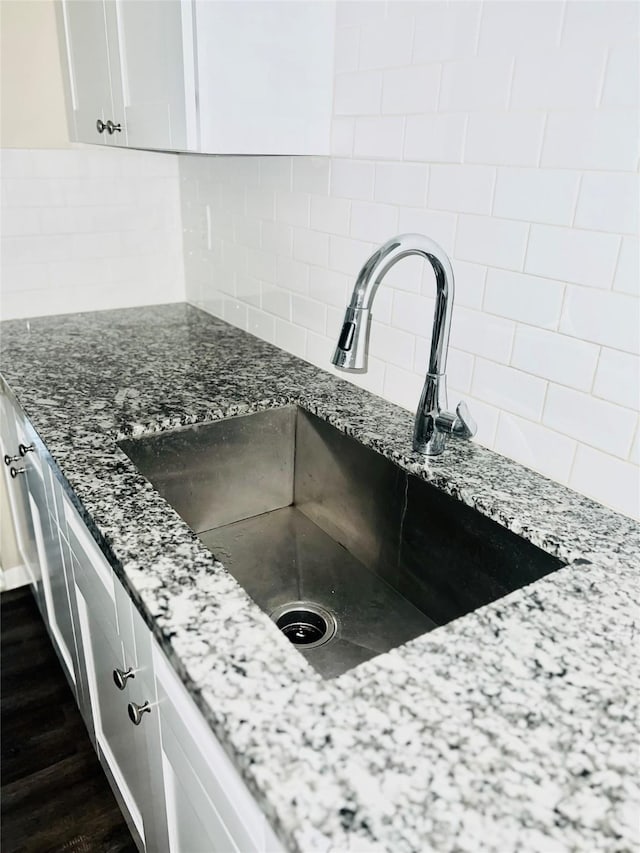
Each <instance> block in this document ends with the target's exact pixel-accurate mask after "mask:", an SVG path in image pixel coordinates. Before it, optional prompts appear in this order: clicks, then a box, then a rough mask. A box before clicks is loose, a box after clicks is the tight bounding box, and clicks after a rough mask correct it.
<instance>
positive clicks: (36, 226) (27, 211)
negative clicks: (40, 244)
mask: <svg viewBox="0 0 640 853" xmlns="http://www.w3.org/2000/svg"><path fill="white" fill-rule="evenodd" d="M58 212H59V211H58V209H57V208H54V213H58ZM49 213H50V211H49V210H38V208H37V207H13V208H11V210H10V211H8V212H7V213H5V214H4V215H3V216H2V236H3V237H21V236H24V235H29V234H33V235H35V234H40V233H41V232H42V231H43V230H44V231H45V233H47V231H48V229H47V228H46V227H44V228H43V227H42V224H43V219H44V220H45V223H44V224H45V225H46V219H47V215H48V214H49ZM43 215H44V216H43ZM48 233H51V232H50V231H49V232H48Z"/></svg>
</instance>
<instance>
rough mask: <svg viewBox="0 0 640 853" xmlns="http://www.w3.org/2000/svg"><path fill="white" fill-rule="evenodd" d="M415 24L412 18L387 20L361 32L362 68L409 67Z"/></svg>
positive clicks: (369, 26)
mask: <svg viewBox="0 0 640 853" xmlns="http://www.w3.org/2000/svg"><path fill="white" fill-rule="evenodd" d="M413 29H414V22H413V20H412V19H411V18H385V19H383V20H374V21H371V22H370V23H366V24H364V25H363V27H362V29H361V30H360V51H359V62H358V66H359V67H360V68H394V67H396V66H399V65H409V64H410V62H411V44H412V41H413Z"/></svg>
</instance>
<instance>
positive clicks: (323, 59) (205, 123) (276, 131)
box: [195, 0, 335, 154]
mask: <svg viewBox="0 0 640 853" xmlns="http://www.w3.org/2000/svg"><path fill="white" fill-rule="evenodd" d="M195 10H196V33H197V61H198V75H197V77H198V104H199V110H200V142H201V150H202V151H203V152H212V153H222V154H225V153H226V154H329V153H330V139H329V135H330V134H329V130H330V119H331V109H332V100H333V40H334V26H335V4H334V3H331V2H324V3H318V2H313V0H297V2H295V3H292V2H287V0H270V2H260V0H236V1H235V2H216V3H211V2H209V0H196V3H195Z"/></svg>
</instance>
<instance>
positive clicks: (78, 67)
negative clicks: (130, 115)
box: [60, 0, 126, 145]
mask: <svg viewBox="0 0 640 853" xmlns="http://www.w3.org/2000/svg"><path fill="white" fill-rule="evenodd" d="M60 10H61V24H62V28H63V30H64V36H65V41H66V45H65V47H66V60H67V67H68V81H69V90H68V99H69V110H70V113H71V118H72V120H73V125H74V128H73V130H74V131H75V132H73V131H72V135H73V138H74V140H77V141H79V142H94V143H99V144H100V143H102V144H105V143H109V144H111V145H123V144H126V139H125V136H126V130H125V128H124V127H123V126H122V125H123V110H122V98H121V96H119V94H118V89H116V91H115V97H114V92H113V90H112V65H113V62H114V60H116V62H117V54H115V55H114V51H113V46H111V49H110V45H109V42H108V39H107V19H106V11H107V10H106V7H105V3H104V2H103V0H89V2H87V0H64V2H63V3H62V4H61V7H60ZM115 47H117V44H116V46H115ZM98 121H101V122H102V123H103V124H104V125H105V126H106V124H107V122H108V121H112V122H113V124H114V125H118V124H120V125H121V128H122V129H121V130H120V131H119V132H118V131H114V133H112V134H109V132H108V131H107V130H106V129H103V130H102V131H100V130H99V129H98V127H97V122H98Z"/></svg>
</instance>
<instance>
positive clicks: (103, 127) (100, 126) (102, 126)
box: [96, 118, 107, 133]
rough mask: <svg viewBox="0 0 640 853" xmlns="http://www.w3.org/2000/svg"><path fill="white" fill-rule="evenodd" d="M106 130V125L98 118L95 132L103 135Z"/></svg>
mask: <svg viewBox="0 0 640 853" xmlns="http://www.w3.org/2000/svg"><path fill="white" fill-rule="evenodd" d="M106 129H107V125H106V124H105V123H104V122H103V121H102V119H101V118H99V119H98V121H97V122H96V130H97V131H98V133H104V132H105V130H106Z"/></svg>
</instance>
